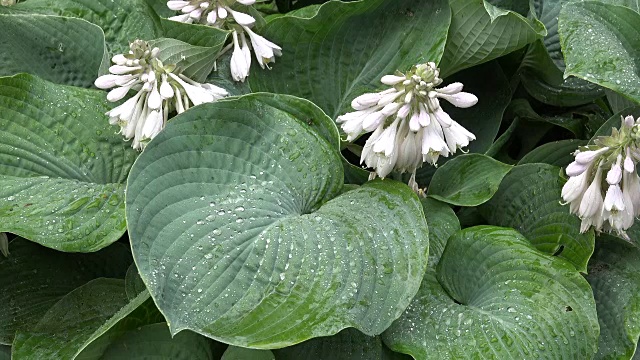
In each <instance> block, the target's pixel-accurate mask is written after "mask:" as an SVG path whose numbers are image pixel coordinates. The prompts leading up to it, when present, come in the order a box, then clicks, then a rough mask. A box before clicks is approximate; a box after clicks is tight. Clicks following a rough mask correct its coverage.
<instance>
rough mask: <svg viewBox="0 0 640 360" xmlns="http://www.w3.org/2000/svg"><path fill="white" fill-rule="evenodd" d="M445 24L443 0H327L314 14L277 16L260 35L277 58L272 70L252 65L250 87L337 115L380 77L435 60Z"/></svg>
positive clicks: (439, 53)
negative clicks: (277, 47) (275, 50)
mask: <svg viewBox="0 0 640 360" xmlns="http://www.w3.org/2000/svg"><path fill="white" fill-rule="evenodd" d="M449 21H450V14H449V6H448V5H447V2H446V1H444V0H431V1H413V0H367V1H357V2H352V3H343V2H341V1H331V2H328V3H325V4H323V5H322V6H321V7H320V8H319V9H318V12H317V14H316V15H315V16H313V17H312V18H301V17H298V16H294V15H284V16H281V17H278V18H276V19H274V20H272V21H271V22H269V24H268V25H267V26H266V28H265V29H264V31H263V32H262V34H263V35H264V36H265V37H266V38H268V39H270V40H271V41H273V42H275V43H276V44H278V45H280V46H281V47H282V57H278V58H277V60H276V63H275V64H274V65H273V69H272V70H271V71H263V70H261V69H258V68H257V66H256V65H254V69H253V70H252V72H251V76H250V77H249V81H250V84H251V88H252V89H253V90H254V91H269V92H275V93H286V94H292V95H296V96H299V97H302V98H305V99H309V100H311V101H313V102H314V103H315V104H317V105H318V106H319V107H320V108H322V109H323V110H324V111H325V112H326V113H327V114H328V115H329V116H330V117H331V118H332V119H335V118H336V117H337V116H338V115H340V114H341V113H344V112H347V111H350V109H351V108H350V103H351V100H353V99H354V98H355V97H356V96H358V95H361V94H363V93H365V92H371V91H375V90H377V89H380V88H382V87H384V85H382V83H380V78H381V77H382V76H383V75H386V74H393V73H394V72H395V71H396V70H400V71H406V70H408V69H409V68H410V67H411V66H413V65H416V64H418V63H424V62H428V61H433V62H436V63H438V62H439V61H440V57H441V56H442V52H443V48H444V42H445V39H446V32H447V28H448V26H449ZM425 24H428V25H425ZM292 29H295V31H292ZM254 63H255V61H254Z"/></svg>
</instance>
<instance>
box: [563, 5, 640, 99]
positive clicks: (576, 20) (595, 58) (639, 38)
mask: <svg viewBox="0 0 640 360" xmlns="http://www.w3.org/2000/svg"><path fill="white" fill-rule="evenodd" d="M639 22H640V14H639V13H637V12H636V11H633V10H631V9H630V8H627V7H624V6H617V5H610V4H604V3H602V2H596V1H585V2H574V3H569V4H566V5H564V7H563V8H562V11H561V12H560V19H559V27H558V31H559V33H560V42H561V44H562V50H563V53H564V56H565V61H566V65H567V68H566V70H565V76H570V75H574V76H577V77H579V78H582V79H585V80H588V81H590V82H593V83H596V84H598V85H601V86H604V87H606V88H609V89H611V90H614V91H616V92H618V93H620V94H622V95H624V96H625V97H627V98H629V99H631V100H634V101H635V102H640V88H639V87H638V86H637V84H638V82H640V76H639V75H638V74H639V73H640V70H639V68H638V64H637V62H636V59H638V58H640V30H639V29H638V27H637V26H635V24H638V23H639Z"/></svg>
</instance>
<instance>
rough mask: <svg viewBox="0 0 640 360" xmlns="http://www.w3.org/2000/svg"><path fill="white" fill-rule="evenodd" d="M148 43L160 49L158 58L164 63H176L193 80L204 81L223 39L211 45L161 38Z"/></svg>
mask: <svg viewBox="0 0 640 360" xmlns="http://www.w3.org/2000/svg"><path fill="white" fill-rule="evenodd" d="M149 44H150V45H151V46H154V47H158V48H159V49H161V51H160V55H158V58H159V59H160V60H162V62H163V63H164V64H176V65H177V67H178V69H179V71H180V72H181V73H182V74H184V75H185V76H187V77H189V78H190V79H191V80H193V81H197V82H204V81H205V80H206V79H207V76H208V75H209V73H211V70H213V66H214V65H215V62H216V55H217V54H218V51H220V49H221V48H222V45H224V40H223V41H222V42H221V43H219V44H216V45H214V46H213V47H205V46H194V45H191V44H188V43H186V42H183V41H180V40H176V39H169V38H161V39H156V40H153V41H150V42H149Z"/></svg>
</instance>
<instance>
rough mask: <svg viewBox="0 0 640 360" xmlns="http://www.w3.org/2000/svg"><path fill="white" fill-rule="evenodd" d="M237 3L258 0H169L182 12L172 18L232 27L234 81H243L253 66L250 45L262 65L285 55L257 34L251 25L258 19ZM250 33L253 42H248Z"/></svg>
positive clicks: (186, 21)
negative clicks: (243, 10) (244, 10)
mask: <svg viewBox="0 0 640 360" xmlns="http://www.w3.org/2000/svg"><path fill="white" fill-rule="evenodd" d="M237 4H240V5H245V6H249V5H253V4H255V0H190V1H168V2H167V7H169V9H171V10H175V11H180V12H181V14H180V15H176V16H172V17H170V18H169V20H173V21H179V22H183V23H189V24H191V23H199V24H204V25H208V26H213V27H216V28H219V29H223V30H230V31H232V34H233V44H232V46H233V54H232V56H231V63H230V69H231V76H232V78H233V80H235V81H242V82H244V80H245V79H246V78H247V76H249V69H250V67H251V49H253V52H254V53H255V56H256V59H257V60H258V64H259V65H260V67H261V68H263V69H264V68H265V67H266V68H268V69H270V67H269V64H270V63H272V62H275V57H276V56H281V55H282V48H281V47H280V46H278V45H276V44H274V43H272V42H271V41H269V40H267V39H265V38H264V37H262V36H260V35H258V34H256V33H255V32H254V31H253V30H252V27H253V26H254V25H255V24H256V19H255V18H254V17H253V16H251V15H249V14H247V13H244V12H242V11H239V10H238V7H237V6H236V5H237ZM234 7H235V8H234ZM240 9H242V7H240ZM247 36H248V37H249V41H250V44H249V43H248V42H247V39H246V37H247ZM240 42H242V45H240ZM230 46H231V45H230ZM227 49H229V47H227V48H225V49H224V50H223V52H225V51H227Z"/></svg>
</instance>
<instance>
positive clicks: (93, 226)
mask: <svg viewBox="0 0 640 360" xmlns="http://www.w3.org/2000/svg"><path fill="white" fill-rule="evenodd" d="M109 107H110V106H109V105H108V102H107V100H106V96H105V93H104V92H103V91H95V90H87V89H81V88H76V87H70V86H64V85H56V84H52V83H49V82H47V81H44V80H41V79H39V78H36V77H34V76H30V75H26V74H22V75H16V76H13V77H5V78H0V138H2V142H1V143H0V232H1V231H7V232H12V233H14V234H17V235H20V236H23V237H25V238H27V239H29V240H31V241H35V242H37V243H39V244H42V245H44V246H47V247H50V248H53V249H57V250H61V251H73V252H90V251H96V250H99V249H101V248H103V247H105V246H107V245H109V244H111V243H113V242H114V241H116V240H118V239H119V238H120V237H121V236H122V234H124V232H125V230H126V222H125V217H124V182H125V180H126V179H127V174H128V172H129V168H130V167H131V165H132V164H133V162H134V161H135V159H136V156H137V152H136V151H134V150H133V149H131V146H130V144H129V143H127V142H125V141H123V139H122V137H121V136H120V135H119V134H116V133H115V129H114V128H113V127H112V125H109V119H108V117H107V116H105V115H104V113H105V112H106V111H107V110H108V109H109Z"/></svg>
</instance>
